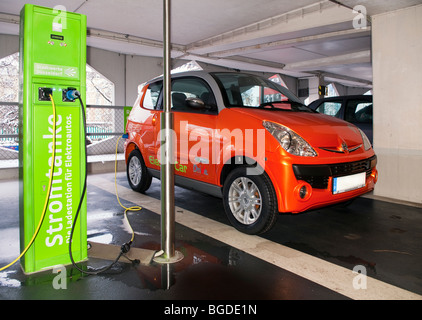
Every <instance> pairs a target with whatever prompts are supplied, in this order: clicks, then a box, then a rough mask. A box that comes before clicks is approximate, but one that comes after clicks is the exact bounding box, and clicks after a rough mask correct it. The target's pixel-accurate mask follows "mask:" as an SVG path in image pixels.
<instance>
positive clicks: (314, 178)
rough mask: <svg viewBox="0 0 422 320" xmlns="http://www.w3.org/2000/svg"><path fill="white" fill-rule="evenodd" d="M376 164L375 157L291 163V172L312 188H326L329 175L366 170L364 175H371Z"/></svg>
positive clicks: (334, 175) (336, 175)
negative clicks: (331, 162) (342, 160)
mask: <svg viewBox="0 0 422 320" xmlns="http://www.w3.org/2000/svg"><path fill="white" fill-rule="evenodd" d="M376 164H377V157H376V156H373V157H371V158H368V159H365V160H361V161H355V162H346V163H336V164H327V165H296V164H295V165H293V172H294V174H295V176H296V179H297V180H302V181H306V182H307V183H309V184H310V185H311V186H312V188H315V189H327V188H328V182H329V178H330V177H342V176H348V175H352V174H356V173H361V172H366V177H369V176H370V175H371V172H372V169H373V168H374V167H375V166H376Z"/></svg>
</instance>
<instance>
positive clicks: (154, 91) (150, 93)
mask: <svg viewBox="0 0 422 320" xmlns="http://www.w3.org/2000/svg"><path fill="white" fill-rule="evenodd" d="M162 88H163V82H162V81H158V82H154V83H151V84H149V86H148V89H147V91H146V92H145V96H144V102H143V107H144V108H147V109H158V108H159V104H158V101H159V98H160V92H161V89H162Z"/></svg>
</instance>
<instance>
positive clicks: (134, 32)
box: [0, 0, 422, 87]
mask: <svg viewBox="0 0 422 320" xmlns="http://www.w3.org/2000/svg"><path fill="white" fill-rule="evenodd" d="M25 2H26V1H25V0H1V1H0V33H6V34H18V32H19V31H18V24H17V22H18V21H19V12H20V10H21V8H22V7H23V5H24V3H25ZM32 3H33V4H38V5H42V6H47V7H54V6H56V5H57V4H58V3H57V0H44V1H36V0H34V1H32ZM421 3H422V0H401V1H397V0H324V1H312V0H296V1H287V0H260V1H257V0H213V1H198V0H174V1H172V20H171V27H172V35H171V40H172V43H173V50H172V57H173V58H175V59H182V60H183V61H184V60H196V61H198V62H205V63H209V64H215V65H221V66H225V67H229V68H235V69H241V70H250V71H263V72H272V73H276V72H278V73H281V74H286V75H290V76H294V77H309V76H314V75H322V76H323V77H325V78H326V80H327V81H337V82H340V83H343V84H346V85H352V86H365V87H371V83H372V63H371V23H370V17H371V16H373V15H376V14H380V13H385V12H388V11H393V10H398V9H401V8H406V7H410V6H413V5H418V4H421ZM60 5H63V6H65V7H66V10H67V11H72V12H78V13H82V14H85V15H87V18H88V38H87V43H88V45H89V46H92V47H97V48H101V49H105V50H110V51H115V52H119V53H124V54H133V55H143V56H155V57H160V56H162V51H163V49H162V37H163V35H162V32H163V21H162V15H163V9H162V1H160V0H119V1H116V0H89V1H88V0H61V1H60ZM357 5H361V6H364V9H365V10H366V11H367V14H368V19H367V20H357V19H359V16H358V13H356V12H353V8H354V7H355V6H357ZM353 21H355V22H359V23H361V24H360V26H362V23H363V22H364V21H366V28H363V29H357V28H354V25H353ZM182 60H175V61H179V62H176V63H175V64H179V65H180V64H181V63H182V62H180V61H182Z"/></svg>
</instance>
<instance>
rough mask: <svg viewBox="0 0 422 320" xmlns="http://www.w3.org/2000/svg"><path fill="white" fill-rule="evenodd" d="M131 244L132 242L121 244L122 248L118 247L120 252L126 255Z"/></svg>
mask: <svg viewBox="0 0 422 320" xmlns="http://www.w3.org/2000/svg"><path fill="white" fill-rule="evenodd" d="M131 244H132V241H129V242H126V243H124V244H122V246H121V247H120V251H121V252H122V253H128V252H129V250H130V245H131Z"/></svg>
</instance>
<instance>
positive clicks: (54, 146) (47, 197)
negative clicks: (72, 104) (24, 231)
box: [0, 94, 56, 271]
mask: <svg viewBox="0 0 422 320" xmlns="http://www.w3.org/2000/svg"><path fill="white" fill-rule="evenodd" d="M50 99H51V104H52V106H53V159H52V161H51V167H50V180H49V182H48V190H47V195H46V197H45V203H44V209H43V212H42V215H41V218H40V222H39V223H38V226H37V228H36V229H35V232H34V235H33V236H32V239H31V240H30V241H29V243H28V245H27V246H26V248H25V249H24V250H23V251H22V253H21V254H20V255H19V257H17V258H16V259H15V260H13V261H12V262H11V263H9V264H8V265H7V266H4V267H2V268H0V271H3V270H5V269H7V268H9V267H10V266H11V265H13V264H15V263H16V261H18V260H19V259H20V258H22V257H23V256H24V254H25V253H26V252H27V251H28V250H29V248H30V247H31V246H32V244H33V243H34V241H35V238H36V237H37V235H38V232H39V231H40V228H41V225H42V223H43V221H44V217H45V213H46V212H47V205H48V200H49V199H50V191H51V185H52V184H53V171H54V162H55V161H56V105H55V104H54V100H53V97H52V96H51V94H50Z"/></svg>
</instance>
